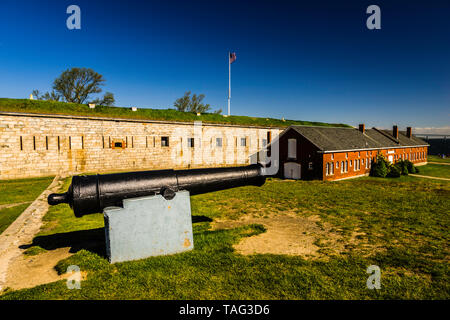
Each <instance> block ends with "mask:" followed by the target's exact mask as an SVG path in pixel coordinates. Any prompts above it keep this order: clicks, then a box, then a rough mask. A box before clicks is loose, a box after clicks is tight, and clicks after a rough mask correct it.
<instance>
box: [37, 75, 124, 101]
mask: <svg viewBox="0 0 450 320" xmlns="http://www.w3.org/2000/svg"><path fill="white" fill-rule="evenodd" d="M104 82H105V79H104V78H103V76H102V75H101V74H99V73H97V72H95V71H94V70H92V69H89V68H72V69H67V70H66V71H64V72H63V73H62V74H61V75H60V76H59V77H58V78H56V79H55V81H53V90H52V92H50V93H49V92H46V93H45V94H43V95H41V93H40V92H39V90H33V92H32V94H33V96H35V97H36V99H38V100H52V101H60V100H61V101H66V102H74V103H80V104H82V103H85V102H86V101H88V99H89V98H90V96H91V95H93V94H96V93H100V92H102V89H101V86H103V85H104ZM114 102H115V99H114V94H112V93H111V92H106V93H105V95H104V96H103V98H102V99H101V100H100V99H99V98H97V99H95V100H93V101H92V103H95V104H98V105H102V106H112V105H113V104H114Z"/></svg>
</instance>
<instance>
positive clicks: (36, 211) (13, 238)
mask: <svg viewBox="0 0 450 320" xmlns="http://www.w3.org/2000/svg"><path fill="white" fill-rule="evenodd" d="M62 185H63V180H62V179H61V178H60V177H59V176H57V177H55V179H53V181H52V183H51V184H50V186H48V188H47V189H46V190H45V191H44V192H42V193H41V194H40V195H39V197H37V198H36V200H34V201H33V203H31V205H30V206H29V207H28V208H27V209H25V211H24V212H22V214H21V215H20V216H19V217H18V218H17V219H16V220H15V221H14V222H13V223H12V224H11V225H10V226H9V227H8V228H7V229H6V230H5V231H4V232H3V233H2V234H1V235H0V291H2V290H3V289H4V288H3V286H4V285H5V282H6V279H7V271H8V266H9V264H10V262H11V261H12V260H13V259H14V258H17V257H18V256H20V255H21V254H22V252H23V251H24V250H23V249H20V248H19V246H21V245H23V244H27V243H31V241H32V240H33V237H34V235H35V234H36V233H37V232H39V230H40V228H41V225H42V217H43V216H44V215H45V214H46V213H47V210H48V207H49V206H48V204H47V197H48V195H49V194H50V193H53V192H58V191H59V190H60V189H61V187H62Z"/></svg>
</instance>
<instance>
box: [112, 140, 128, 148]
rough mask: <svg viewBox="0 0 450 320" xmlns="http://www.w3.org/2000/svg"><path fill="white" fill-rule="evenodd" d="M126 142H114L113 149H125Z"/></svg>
mask: <svg viewBox="0 0 450 320" xmlns="http://www.w3.org/2000/svg"><path fill="white" fill-rule="evenodd" d="M125 147H126V145H125V141H123V140H113V141H112V143H111V148H112V149H125Z"/></svg>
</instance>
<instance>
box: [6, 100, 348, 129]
mask: <svg viewBox="0 0 450 320" xmlns="http://www.w3.org/2000/svg"><path fill="white" fill-rule="evenodd" d="M0 111H7V112H25V113H41V114H42V113H43V114H62V115H76V116H95V117H110V118H127V119H141V120H142V119H147V120H170V121H185V122H192V121H203V122H205V123H223V124H234V125H251V126H267V127H288V126H290V125H314V126H342V127H348V125H346V124H330V123H324V122H311V121H297V120H285V121H283V120H281V119H273V118H257V117H247V116H230V117H224V116H223V115H218V114H213V113H205V114H202V115H200V116H197V115H196V114H195V113H192V112H180V111H177V110H175V109H147V108H140V109H138V110H137V111H131V109H130V108H119V107H102V106H97V107H95V109H89V107H88V106H87V105H85V104H75V103H65V102H54V101H38V100H28V99H8V98H0Z"/></svg>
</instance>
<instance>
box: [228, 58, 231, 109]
mask: <svg viewBox="0 0 450 320" xmlns="http://www.w3.org/2000/svg"><path fill="white" fill-rule="evenodd" d="M230 100H231V63H230V52H228V115H230Z"/></svg>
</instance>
